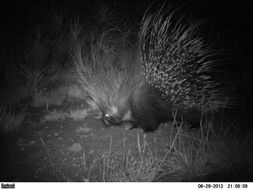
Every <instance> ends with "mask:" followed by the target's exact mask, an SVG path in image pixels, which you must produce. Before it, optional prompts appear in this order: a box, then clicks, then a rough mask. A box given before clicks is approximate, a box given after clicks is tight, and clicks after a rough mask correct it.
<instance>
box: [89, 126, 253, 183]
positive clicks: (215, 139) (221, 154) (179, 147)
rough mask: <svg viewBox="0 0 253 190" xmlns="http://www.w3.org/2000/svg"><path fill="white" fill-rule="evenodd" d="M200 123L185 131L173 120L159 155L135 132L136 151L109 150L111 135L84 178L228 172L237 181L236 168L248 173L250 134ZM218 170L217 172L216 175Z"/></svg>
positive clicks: (171, 177)
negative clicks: (192, 129) (191, 130)
mask: <svg viewBox="0 0 253 190" xmlns="http://www.w3.org/2000/svg"><path fill="white" fill-rule="evenodd" d="M168 127H169V126H168ZM202 127H203V129H202V130H199V131H196V132H194V133H188V132H187V133H186V132H185V131H184V130H183V129H182V125H176V124H175V123H174V124H173V125H172V126H171V133H170V134H171V135H170V137H169V138H170V143H169V145H168V146H169V148H168V150H167V152H166V154H165V155H164V157H162V158H158V157H155V156H154V154H153V152H154V150H152V149H151V148H150V146H149V143H148V141H146V140H145V136H144V138H143V139H144V140H143V142H140V137H139V135H138V136H137V142H136V144H137V145H138V154H133V153H132V152H131V151H130V150H128V151H127V150H125V149H124V148H123V150H122V151H121V152H117V153H114V152H111V146H112V138H111V141H110V145H109V148H108V151H107V152H105V153H104V154H102V155H101V156H100V157H98V158H97V159H95V160H94V161H93V163H92V164H91V166H90V169H89V172H88V174H87V181H113V182H151V181H168V182H176V181H199V180H203V181H205V180H210V179H214V180H218V181H219V180H224V181H226V180H227V178H228V177H231V175H232V177H233V178H232V179H233V180H234V181H236V180H237V179H240V176H236V173H234V172H235V171H240V172H244V173H246V172H248V174H250V172H252V171H253V167H252V166H253V162H252V159H251V158H252V156H253V152H252V150H251V147H252V142H251V140H250V136H242V138H238V134H239V133H238V131H237V130H234V129H232V128H227V130H223V129H222V130H221V129H217V130H215V129H214V128H213V125H211V123H206V124H205V125H203V126H202ZM228 129H229V130H230V132H228ZM201 131H202V132H201ZM123 141H124V139H123ZM123 144H124V142H123ZM217 173H218V174H219V176H215V174H217ZM246 175H247V174H246ZM210 176H211V177H212V178H210Z"/></svg>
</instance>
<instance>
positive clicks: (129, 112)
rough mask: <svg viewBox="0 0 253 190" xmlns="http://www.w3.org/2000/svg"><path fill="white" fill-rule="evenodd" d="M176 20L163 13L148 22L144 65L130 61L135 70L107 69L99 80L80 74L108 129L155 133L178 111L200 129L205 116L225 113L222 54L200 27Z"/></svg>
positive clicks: (142, 37)
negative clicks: (215, 74) (219, 73)
mask: <svg viewBox="0 0 253 190" xmlns="http://www.w3.org/2000/svg"><path fill="white" fill-rule="evenodd" d="M173 14H174V13H171V14H169V15H168V16H166V17H164V16H163V14H162V13H161V11H158V12H156V13H154V14H146V15H145V16H144V17H143V19H142V22H141V27H140V31H139V48H138V49H139V56H140V60H139V61H138V59H133V60H131V61H130V62H131V63H129V65H128V66H127V68H130V69H127V68H125V69H120V70H119V69H116V68H114V67H110V69H109V70H107V71H109V72H104V71H102V70H103V69H102V70H101V71H97V72H96V74H94V73H93V74H92V77H95V78H96V79H95V80H94V79H87V77H84V76H85V74H84V73H81V72H80V68H78V69H77V70H79V76H81V78H82V77H84V79H81V81H84V82H83V83H82V85H81V86H86V87H85V89H84V90H85V91H86V93H87V94H88V97H89V99H90V100H91V101H90V102H92V104H93V105H94V104H95V105H96V107H97V108H98V109H99V110H100V111H101V113H102V121H103V123H104V124H105V125H106V126H110V125H122V124H124V123H127V124H130V126H131V128H136V127H139V128H142V129H143V130H144V131H146V132H147V131H155V130H156V129H157V128H158V127H159V125H160V124H161V123H163V122H167V121H170V120H172V119H173V116H172V111H173V110H177V118H183V119H184V120H185V121H187V122H188V123H189V124H191V125H192V126H197V125H199V122H200V116H201V114H202V113H207V112H210V111H216V110H218V109H220V108H223V107H226V102H227V98H226V97H225V96H223V94H222V93H221V91H220V89H219V83H218V82H216V81H215V80H214V79H213V78H212V69H213V66H214V64H215V63H216V55H217V51H216V50H213V49H212V48H211V47H209V46H208V45H207V44H205V41H204V39H203V38H201V37H200V36H198V35H197V30H198V26H199V25H198V24H191V25H189V26H188V25H186V24H184V23H182V21H181V20H180V21H178V22H175V23H173V21H172V20H173V19H172V18H173ZM130 73H131V74H130ZM140 73H141V74H140ZM79 78H80V77H79ZM98 79H99V80H98ZM87 81H88V82H87ZM94 81H95V82H94ZM84 83H85V84H84ZM87 84H88V85H87ZM87 86H88V88H87Z"/></svg>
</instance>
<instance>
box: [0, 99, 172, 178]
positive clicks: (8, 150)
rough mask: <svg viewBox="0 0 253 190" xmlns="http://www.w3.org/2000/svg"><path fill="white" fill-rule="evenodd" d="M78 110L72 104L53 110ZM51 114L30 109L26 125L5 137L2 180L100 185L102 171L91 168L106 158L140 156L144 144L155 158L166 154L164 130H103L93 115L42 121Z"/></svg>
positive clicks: (166, 137)
mask: <svg viewBox="0 0 253 190" xmlns="http://www.w3.org/2000/svg"><path fill="white" fill-rule="evenodd" d="M80 106H83V105H82V104H81V103H80V102H79V103H78V102H75V103H73V102H72V103H70V102H68V103H66V104H65V105H63V106H59V107H57V108H54V109H57V110H64V109H68V108H72V109H73V108H78V107H80ZM52 109H53V108H52ZM47 111H48V110H46V109H45V108H42V107H41V108H36V109H35V108H34V109H32V110H30V111H29V115H28V116H27V117H26V120H25V121H24V122H23V124H22V126H20V127H19V128H18V129H17V130H16V131H14V132H11V133H9V134H5V135H3V136H2V137H1V153H0V158H1V170H0V179H1V181H75V182H79V181H90V180H94V181H101V179H100V178H101V175H100V171H99V169H98V168H95V167H94V168H92V166H93V165H94V161H95V160H97V159H98V158H99V157H101V156H103V155H104V154H105V153H108V152H110V154H118V153H119V154H120V153H121V154H122V153H123V152H124V153H128V154H131V155H133V156H135V155H136V156H138V154H140V149H142V148H143V147H144V143H147V144H148V147H149V148H150V150H151V151H152V154H154V155H153V156H154V157H155V158H157V159H162V158H163V157H164V156H165V155H166V152H167V151H168V143H169V142H168V140H169V138H168V136H169V128H168V127H165V126H161V127H160V128H159V130H157V131H156V132H155V133H148V134H145V135H144V134H143V132H142V130H140V129H134V130H126V129H125V128H121V127H109V128H105V127H104V126H103V124H102V122H101V121H100V119H98V118H96V116H95V115H94V113H91V114H89V115H88V116H87V117H86V118H84V119H83V120H81V121H74V120H72V119H67V120H63V121H47V122H42V118H43V116H44V115H45V114H46V113H47ZM144 138H145V139H144ZM151 151H150V152H151Z"/></svg>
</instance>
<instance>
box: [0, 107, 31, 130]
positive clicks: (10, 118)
mask: <svg viewBox="0 0 253 190" xmlns="http://www.w3.org/2000/svg"><path fill="white" fill-rule="evenodd" d="M25 116H26V113H23V112H19V113H16V112H14V111H12V110H10V109H8V108H7V107H6V106H1V107H0V126H1V128H0V130H1V131H3V132H11V131H14V130H15V129H17V128H18V127H19V126H20V125H21V124H22V122H23V120H24V118H25Z"/></svg>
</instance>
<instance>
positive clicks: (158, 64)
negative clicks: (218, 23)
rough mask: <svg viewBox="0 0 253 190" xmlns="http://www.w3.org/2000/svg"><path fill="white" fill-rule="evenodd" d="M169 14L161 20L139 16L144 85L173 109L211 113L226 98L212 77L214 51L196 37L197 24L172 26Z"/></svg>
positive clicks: (215, 58) (171, 18) (216, 52)
mask: <svg viewBox="0 0 253 190" xmlns="http://www.w3.org/2000/svg"><path fill="white" fill-rule="evenodd" d="M173 14H174V12H172V13H171V14H170V15H168V16H166V17H164V16H163V15H162V13H161V11H159V12H156V13H154V14H149V15H145V16H144V17H143V20H142V24H141V29H140V33H139V49H140V54H141V62H142V67H143V71H144V73H145V77H146V80H147V82H148V83H149V84H150V86H152V87H154V88H155V89H156V90H157V91H158V92H159V93H160V94H161V97H162V99H163V100H164V101H165V102H168V103H169V104H172V105H173V107H175V108H180V109H183V110H186V109H197V110H203V111H211V110H218V109H219V108H222V107H226V103H227V97H225V96H224V95H223V94H222V93H221V90H220V87H219V86H220V83H219V82H217V81H215V80H214V78H213V69H214V65H215V64H217V62H218V57H219V52H218V50H215V49H212V48H211V46H209V45H208V44H205V41H204V39H203V38H202V37H200V35H199V33H198V27H199V26H200V24H191V25H186V24H184V23H183V22H182V20H179V21H177V22H175V23H173Z"/></svg>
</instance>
